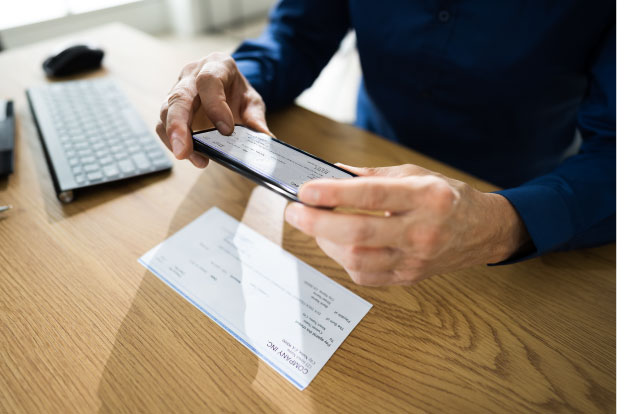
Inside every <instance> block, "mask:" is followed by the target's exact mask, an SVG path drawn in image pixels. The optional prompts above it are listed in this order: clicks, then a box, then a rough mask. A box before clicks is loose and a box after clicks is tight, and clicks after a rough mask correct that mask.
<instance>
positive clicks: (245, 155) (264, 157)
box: [192, 125, 356, 203]
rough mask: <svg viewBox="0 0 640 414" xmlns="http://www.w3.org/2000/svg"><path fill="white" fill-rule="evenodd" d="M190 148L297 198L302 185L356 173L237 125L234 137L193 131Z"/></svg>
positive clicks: (294, 199) (287, 195)
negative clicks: (319, 179)
mask: <svg viewBox="0 0 640 414" xmlns="http://www.w3.org/2000/svg"><path fill="white" fill-rule="evenodd" d="M192 136H193V149H194V151H197V152H199V153H201V154H202V155H205V156H206V157H208V158H210V159H212V160H213V161H215V162H217V163H219V164H222V165H224V166H225V167H227V168H229V169H231V170H233V171H236V172H238V173H240V174H242V175H243V176H245V177H247V178H249V179H250V180H253V181H254V182H256V183H258V184H260V185H262V186H264V187H266V188H268V189H269V190H271V191H274V192H276V193H278V194H280V195H281V196H283V197H286V198H288V199H289V200H291V201H297V202H299V203H300V202H301V201H300V200H299V199H298V190H299V189H300V187H301V186H302V184H304V183H306V182H307V181H310V180H314V179H316V178H353V177H356V175H355V174H353V173H351V172H349V171H347V170H345V169H342V168H340V167H337V166H335V165H333V164H331V163H329V162H327V161H325V160H323V159H320V158H318V157H316V156H314V155H311V154H309V153H307V152H305V151H303V150H301V149H299V148H296V147H294V146H293V145H289V144H287V143H286V142H282V141H280V140H279V139H276V138H273V137H271V136H269V135H267V134H264V133H262V132H257V131H254V130H252V129H250V128H247V127H245V126H242V125H236V126H235V129H234V131H233V134H231V135H229V136H226V135H222V134H221V133H220V132H219V131H218V130H217V129H215V128H212V129H206V130H204V131H198V132H194V133H193V134H192Z"/></svg>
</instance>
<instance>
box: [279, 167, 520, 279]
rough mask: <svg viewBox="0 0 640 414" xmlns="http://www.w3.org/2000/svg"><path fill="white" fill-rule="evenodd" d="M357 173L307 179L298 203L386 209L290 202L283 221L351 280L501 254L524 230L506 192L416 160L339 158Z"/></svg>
mask: <svg viewBox="0 0 640 414" xmlns="http://www.w3.org/2000/svg"><path fill="white" fill-rule="evenodd" d="M342 167H343V168H346V169H349V170H351V171H352V172H354V173H355V174H357V175H359V176H360V177H358V178H354V179H347V180H339V179H319V180H314V181H310V182H308V183H306V184H305V185H303V186H302V188H301V189H300V191H299V194H298V197H299V198H300V200H301V201H302V202H304V203H305V204H310V205H314V206H325V207H346V208H352V209H361V210H374V211H379V212H386V214H385V215H384V216H382V215H378V216H374V215H365V214H345V213H341V212H339V211H330V210H326V209H316V208H312V207H308V206H305V205H302V204H300V203H292V204H290V205H289V206H288V207H287V210H286V213H285V216H286V219H287V221H288V222H289V223H290V224H291V225H293V226H294V227H297V228H298V229H300V230H301V231H303V232H305V233H307V234H309V235H311V236H314V237H316V240H317V242H318V245H319V246H320V248H321V249H322V250H324V252H325V253H327V254H328V255H329V256H330V257H332V258H333V259H334V260H335V261H337V262H338V263H339V264H340V265H342V266H343V267H344V268H345V269H346V271H347V272H348V273H349V275H350V276H351V278H352V279H353V280H354V281H355V282H356V283H358V284H362V285H370V286H380V285H389V284H410V283H414V282H417V281H420V280H422V279H424V278H426V277H428V276H430V275H435V274H440V273H444V272H449V271H454V270H457V269H461V268H464V267H468V266H471V265H476V264H481V263H482V264H486V263H496V262H500V261H502V260H505V259H507V258H508V257H510V256H511V255H512V254H513V253H515V252H516V251H517V250H518V249H519V248H520V247H522V246H523V245H524V244H525V243H526V242H527V240H528V239H529V235H528V233H527V230H526V228H525V227H524V224H523V223H522V220H521V219H520V217H519V216H518V214H517V212H516V211H515V209H514V208H513V207H512V206H511V204H510V203H509V201H507V199H506V198H504V197H502V196H501V195H498V194H492V193H482V192H480V191H477V190H475V189H473V188H471V187H470V186H469V185H467V184H465V183H463V182H460V181H457V180H453V179H450V178H447V177H444V176H442V175H440V174H437V173H434V172H431V171H429V170H426V169H424V168H421V167H418V166H415V165H401V166H396V167H385V168H355V167H347V166H342Z"/></svg>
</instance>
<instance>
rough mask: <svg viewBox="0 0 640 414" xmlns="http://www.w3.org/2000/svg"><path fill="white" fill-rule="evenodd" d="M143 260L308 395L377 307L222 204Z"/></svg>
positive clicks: (141, 261)
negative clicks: (320, 374)
mask: <svg viewBox="0 0 640 414" xmlns="http://www.w3.org/2000/svg"><path fill="white" fill-rule="evenodd" d="M139 261H140V263H141V264H143V265H144V266H145V267H147V268H148V269H149V270H150V271H151V272H153V273H154V274H155V275H156V276H158V277H159V278H160V279H162V280H163V281H164V282H165V283H166V284H168V285H169V286H170V287H172V288H173V289H174V290H175V291H176V292H178V293H179V294H181V295H182V296H183V297H185V298H186V299H187V300H188V301H189V302H191V303H192V304H193V305H194V306H196V307H197V308H198V309H200V310H201V311H202V312H204V313H205V314H206V315H207V316H209V317H210V318H211V319H212V320H213V321H215V322H216V323H217V324H218V325H220V326H221V327H222V328H223V329H225V330H226V331H227V332H229V333H230V334H231V335H233V336H234V337H235V338H236V339H237V340H238V341H240V342H241V343H242V344H244V345H245V346H246V347H247V348H249V349H250V350H251V351H253V352H254V353H255V354H256V355H258V356H259V357H260V358H261V359H262V360H264V361H265V362H267V363H268V364H269V365H271V366H272V367H273V368H274V369H275V370H277V371H278V372H279V373H280V374H281V375H283V376H284V377H286V378H287V379H288V380H289V381H291V382H292V383H293V384H294V385H295V386H296V387H298V388H299V389H301V390H302V389H304V388H305V387H306V386H307V385H309V383H310V382H311V380H313V378H314V377H315V376H316V375H317V374H318V372H319V371H320V369H321V368H322V367H323V366H324V364H326V363H327V361H328V360H329V358H330V357H331V355H333V353H334V352H335V351H336V349H337V348H338V347H339V346H340V344H341V343H342V342H343V341H344V340H345V339H346V337H347V336H348V335H349V333H351V331H352V330H353V329H354V328H355V326H356V325H357V324H358V322H360V320H361V319H362V318H363V317H364V316H365V315H366V313H367V312H368V311H369V309H371V304H370V303H368V302H367V301H365V300H364V299H362V298H360V297H359V296H357V295H355V294H354V293H352V292H350V291H349V290H347V289H345V288H344V287H342V286H341V285H340V284H338V283H336V282H334V281H333V280H331V279H330V278H328V277H327V276H325V275H323V274H322V273H320V272H318V271H317V270H315V269H314V268H312V267H311V266H309V265H307V264H306V263H304V262H302V261H300V260H299V259H298V258H296V257H295V256H293V255H292V254H290V253H289V252H287V251H285V250H283V249H282V248H281V247H280V246H278V245H277V244H275V243H273V242H271V241H270V240H268V239H266V238H265V237H264V236H262V235H260V234H259V233H257V232H255V231H254V230H252V229H251V228H249V227H247V226H246V225H244V224H242V223H239V222H238V221H237V220H235V219H234V218H232V217H231V216H229V215H227V214H226V213H224V212H223V211H222V210H220V209H218V208H215V207H214V208H212V209H210V210H208V211H207V212H205V213H204V214H203V215H201V216H200V217H198V218H197V219H196V220H194V221H193V222H191V223H190V224H188V225H187V226H186V227H184V228H183V229H181V230H180V231H178V232H176V233H175V234H174V235H173V236H171V237H170V238H168V239H167V240H165V241H164V242H163V243H161V244H159V245H158V246H156V247H155V248H153V249H152V250H150V251H149V252H147V253H146V254H145V255H143V256H142V257H141V258H140V259H139Z"/></svg>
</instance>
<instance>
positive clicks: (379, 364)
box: [0, 25, 616, 413]
mask: <svg viewBox="0 0 640 414" xmlns="http://www.w3.org/2000/svg"><path fill="white" fill-rule="evenodd" d="M82 37H83V38H85V39H86V38H89V39H93V40H95V41H97V42H99V43H101V44H103V45H104V46H105V47H106V50H107V57H106V62H105V65H106V72H108V73H110V74H112V75H113V76H115V77H116V78H117V80H118V81H119V83H120V84H121V85H122V86H123V88H124V89H125V91H126V92H127V93H128V94H129V96H130V97H131V98H132V99H133V101H134V103H135V104H136V105H137V106H138V107H139V108H140V110H141V111H142V113H143V115H144V117H145V119H146V121H147V122H148V124H149V127H150V128H152V127H153V126H154V124H155V120H156V119H157V116H158V108H159V106H160V103H161V101H162V99H163V98H164V96H165V93H166V92H167V91H168V90H169V88H170V86H171V85H172V84H173V82H174V80H175V77H176V75H177V73H178V71H179V69H180V68H181V67H182V65H183V64H184V63H185V62H187V61H188V60H192V59H194V58H196V57H195V56H183V55H181V54H180V51H174V50H169V49H167V48H166V47H164V46H163V45H162V44H160V43H159V42H158V41H156V40H154V39H152V38H150V37H148V36H146V35H143V34H141V33H139V32H136V31H134V30H131V29H129V28H126V27H123V26H119V25H113V26H107V27H104V28H99V29H97V30H95V31H93V32H90V33H88V34H86V35H83V36H82ZM54 43H57V42H54ZM52 44H53V43H48V44H41V45H36V46H33V47H29V48H24V49H21V50H16V51H9V52H5V53H3V54H0V74H1V75H2V77H1V78H0V79H2V80H1V81H0V82H1V83H0V85H1V86H0V95H3V96H7V97H12V98H14V99H15V100H16V104H17V113H18V131H19V134H18V137H17V153H16V157H17V158H16V172H15V173H14V174H13V175H12V176H10V177H9V179H8V180H4V181H2V182H0V201H1V202H2V203H11V204H13V205H14V210H13V211H11V212H9V214H5V215H4V217H2V218H0V274H1V276H0V315H1V333H0V338H1V344H0V350H1V357H0V412H60V413H61V412H95V411H104V412H111V411H113V412H122V411H136V412H175V411H200V412H202V411H208V412H295V413H313V412H321V413H324V412H340V413H346V412H356V413H368V412H381V413H390V412H427V413H496V412H497V413H533V412H535V413H555V412H558V413H578V412H580V413H596V412H613V411H614V410H615V396H616V394H615V345H616V339H615V334H616V332H615V286H616V285H615V268H616V264H615V245H610V246H605V247H601V248H597V249H590V250H581V251H575V252H571V253H558V254H552V255H548V256H545V257H543V258H539V259H535V260H531V261H528V262H526V263H521V264H516V265H511V266H503V267H487V266H478V267H474V268H471V269H468V270H465V271H461V272H457V273H454V274H447V275H442V276H438V277H434V278H432V279H429V280H427V281H424V282H423V283H421V284H419V285H417V286H413V287H390V288H377V289H376V288H365V287H360V286H356V285H354V284H353V283H352V282H351V281H350V280H349V278H348V277H347V274H346V273H345V272H344V271H343V270H342V269H340V268H339V267H338V266H337V265H336V264H335V263H334V262H333V261H332V260H330V259H328V258H327V257H326V256H325V255H324V254H323V253H322V252H321V251H320V250H319V249H318V248H317V246H316V245H315V243H314V241H313V240H311V239H310V238H308V237H306V236H304V235H303V234H301V233H299V232H298V231H295V230H293V229H292V228H291V227H289V226H287V225H283V220H282V210H283V209H284V206H285V203H284V201H282V199H280V198H278V197H277V196H274V195H272V194H271V193H269V192H266V191H263V190H256V189H255V187H254V186H253V185H252V184H251V183H249V182H248V181H246V180H245V179H243V178H241V177H239V176H238V175H236V174H234V173H232V172H229V171H227V170H226V169H224V168H222V167H219V166H217V165H211V166H210V167H208V168H207V169H206V170H204V171H200V170H197V169H195V168H192V167H191V165H190V164H188V163H186V162H181V163H176V165H175V168H174V169H173V171H172V173H170V174H165V175H160V176H153V177H148V178H144V179H140V180H134V181H130V182H128V183H126V184H119V185H110V186H107V187H106V188H103V189H100V190H95V191H91V192H89V193H85V194H81V195H80V197H79V198H78V200H77V201H76V202H74V203H73V204H70V205H61V204H60V203H59V202H58V201H57V199H56V197H55V194H54V191H53V188H52V185H51V179H50V177H49V173H48V170H47V167H46V165H45V161H44V156H43V152H42V149H41V148H40V144H39V143H38V141H37V136H36V131H35V129H34V124H33V121H32V118H31V115H30V113H29V110H28V108H27V105H26V101H25V97H24V90H25V88H27V87H28V86H30V85H34V84H36V83H38V82H43V81H45V79H44V78H43V75H42V71H41V69H40V62H41V61H42V59H43V58H44V57H45V55H46V54H47V53H48V52H49V50H50V47H51V45H52ZM269 123H270V126H271V129H272V130H273V131H274V132H275V133H276V134H277V135H278V136H279V137H281V138H284V139H286V140H289V141H290V142H291V143H293V144H294V145H297V146H299V147H302V148H304V149H305V150H308V151H310V152H312V153H315V154H318V155H320V156H322V157H325V158H327V159H329V160H330V161H341V162H345V163H351V164H353V165H369V166H373V165H393V164H400V163H415V164H419V165H422V166H425V167H428V168H431V169H434V170H438V171H441V172H443V173H444V174H447V175H450V176H452V177H456V178H458V179H463V180H466V181H468V182H470V183H472V184H473V185H475V186H477V187H479V188H482V189H485V190H491V189H492V187H491V186H490V185H488V184H486V183H483V182H481V181H479V180H477V179H474V178H472V177H469V176H467V175H465V174H462V173H460V172H458V171H456V170H454V169H451V168H447V167H446V166H443V165H442V164H439V163H437V162H435V161H433V160H431V159H429V158H427V157H424V156H422V155H419V154H417V153H414V152H411V151H409V150H407V149H404V148H401V147H399V146H396V145H394V144H392V143H389V142H387V141H384V140H382V139H380V138H377V137H375V136H373V135H371V134H368V133H366V132H363V131H360V130H357V129H355V128H353V127H350V126H347V125H341V124H337V123H335V122H332V121H329V120H327V119H325V118H323V117H320V116H318V115H315V114H313V113H310V112H308V111H305V110H303V109H300V108H291V109H289V110H287V111H284V112H281V113H278V114H273V115H271V116H270V118H269ZM211 206H219V207H220V208H222V209H223V210H224V211H226V212H228V213H229V214H231V215H232V216H234V217H236V218H237V219H240V220H243V221H244V222H246V223H248V224H249V225H250V226H252V227H254V228H256V229H257V230H258V231H260V232H262V233H263V234H265V235H266V236H267V237H269V238H271V239H272V240H274V241H275V242H277V243H280V244H281V245H282V246H283V247H284V248H285V249H287V250H289V251H291V252H293V253H294V254H296V255H297V256H298V257H300V258H302V259H303V260H305V261H306V262H308V263H309V264H311V265H313V266H314V267H316V268H317V269H319V270H320V271H322V272H323V273H325V274H327V275H329V276H330V277H332V278H334V279H335V280H337V281H338V282H339V283H341V284H343V285H344V286H346V287H347V288H349V289H351V290H352V291H354V292H355V293H357V294H358V295H360V296H362V297H363V298H365V299H366V300H368V301H370V302H371V303H373V308H372V310H371V311H370V312H369V314H368V315H367V316H366V317H365V318H364V320H363V321H362V322H361V323H360V325H358V327H357V328H356V329H355V330H354V332H353V333H352V334H351V335H350V336H349V337H348V338H347V340H346V341H345V342H344V344H343V345H342V346H341V347H340V348H339V349H338V350H337V351H336V353H335V354H334V356H333V357H332V358H331V359H330V361H329V362H328V363H327V365H326V366H325V367H324V369H323V370H322V371H321V372H320V374H319V375H318V376H317V377H316V379H315V380H314V381H313V382H312V383H311V385H310V386H309V387H308V388H307V389H306V390H305V391H302V392H301V391H298V390H297V389H295V388H294V387H293V386H292V385H291V384H289V383H288V382H287V381H286V380H285V379H283V378H282V377H281V376H280V375H279V374H277V373H276V372H275V371H274V370H273V369H271V368H270V367H269V366H268V365H266V364H265V363H263V362H262V361H261V360H260V359H258V358H257V357H256V356H255V355H253V354H252V353H251V352H249V351H248V350H247V349H246V348H244V347H243V346H242V345H241V344H240V343H238V342H237V341H236V340H235V339H233V338H232V337H231V336H230V335H228V334H227V333H225V332H224V331H223V330H222V329H221V328H220V327H218V326H217V325H216V324H215V323H213V322H212V321H211V320H210V319H209V318H207V317H206V316H205V315H204V314H202V313H201V312H200V311H199V310H197V309H196V308H195V307H194V306H192V305H190V304H189V303H188V302H187V301H186V300H184V299H183V298H182V297H180V296H179V295H178V294H177V293H175V292H174V291H173V290H171V289H170V288H169V287H167V286H166V285H165V284H164V283H162V282H161V281H160V280H159V279H157V278H156V277H155V276H154V275H152V274H151V273H149V272H147V271H146V270H145V269H144V268H143V267H142V266H141V265H139V264H138V263H137V262H136V259H137V258H138V257H139V256H141V255H142V254H143V253H144V252H146V251H147V250H148V249H149V248H151V247H153V246H154V245H156V244H157V243H159V242H161V241H162V240H164V239H166V238H167V237H168V236H170V235H171V234H173V233H174V232H175V231H177V230H178V229H180V228H181V227H183V226H184V225H186V224H187V223H189V222H190V221H191V220H193V219H194V218H196V217H197V216H198V215H200V214H201V213H202V212H204V211H205V210H207V209H208V208H210V207H211Z"/></svg>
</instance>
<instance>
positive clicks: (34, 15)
mask: <svg viewBox="0 0 640 414" xmlns="http://www.w3.org/2000/svg"><path fill="white" fill-rule="evenodd" d="M136 1H141V0H18V1H14V2H11V6H9V7H2V12H1V13H0V30H2V29H9V28H12V27H18V26H24V25H27V24H31V23H37V22H42V21H45V20H53V19H57V18H60V17H65V16H70V15H72V14H80V13H86V12H90V11H94V10H100V9H107V8H109V7H114V6H120V5H122V4H126V3H135V2H136Z"/></svg>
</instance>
